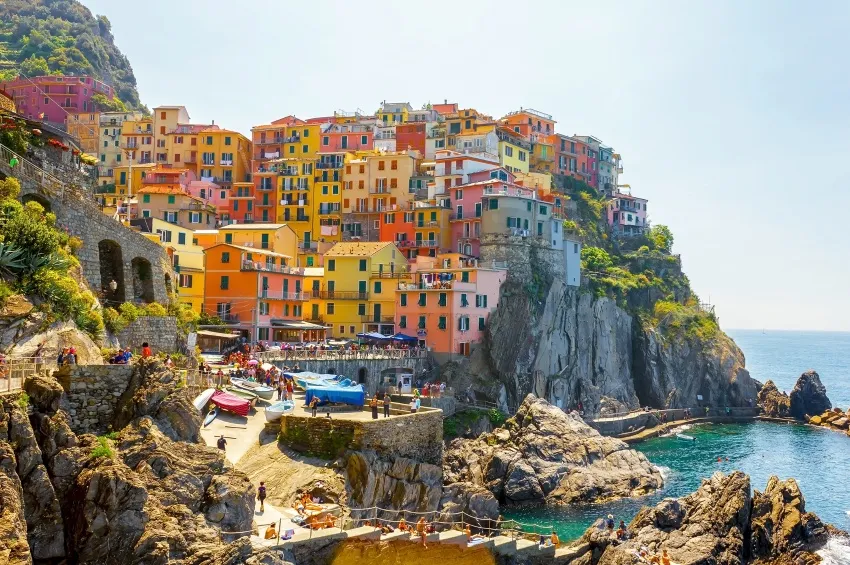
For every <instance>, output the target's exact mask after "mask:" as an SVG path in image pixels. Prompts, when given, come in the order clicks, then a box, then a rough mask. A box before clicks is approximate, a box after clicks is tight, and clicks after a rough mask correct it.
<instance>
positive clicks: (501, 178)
mask: <svg viewBox="0 0 850 565" xmlns="http://www.w3.org/2000/svg"><path fill="white" fill-rule="evenodd" d="M469 180H470V182H469V183H467V184H464V185H460V186H456V187H452V188H451V189H449V190H448V193H447V194H448V195H449V197H450V204H449V205H450V210H451V240H452V241H454V242H455V245H456V246H457V252H458V253H463V254H465V255H468V256H472V257H478V256H479V254H480V246H481V233H482V231H481V216H482V212H483V210H484V202H483V201H484V197H485V192H486V191H491V190H494V189H499V188H505V189H507V187H508V186H514V185H513V183H514V180H515V176H514V174H513V173H511V172H510V171H508V170H507V169H506V168H502V167H499V168H493V169H489V170H483V171H478V172H474V173H470V174H469ZM517 190H522V189H519V188H517Z"/></svg>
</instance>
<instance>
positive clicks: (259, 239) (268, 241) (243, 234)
mask: <svg viewBox="0 0 850 565" xmlns="http://www.w3.org/2000/svg"><path fill="white" fill-rule="evenodd" d="M217 232H218V233H217V234H216V243H217V244H218V243H229V244H232V245H239V246H241V247H254V248H256V249H268V250H270V251H273V252H275V253H280V254H283V255H286V256H288V257H290V258H294V257H295V255H296V253H297V246H296V238H295V232H294V231H293V230H292V228H291V227H290V226H288V225H287V224H231V225H229V226H224V227H221V228H219V229H218V230H217Z"/></svg>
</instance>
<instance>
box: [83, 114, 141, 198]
mask: <svg viewBox="0 0 850 565" xmlns="http://www.w3.org/2000/svg"><path fill="white" fill-rule="evenodd" d="M141 118H142V113H141V112H101V113H100V114H99V123H98V125H97V131H98V142H97V151H96V152H95V155H96V156H97V157H98V160H99V161H100V163H99V164H98V168H97V176H98V178H97V184H99V185H106V184H112V183H114V182H115V181H114V179H115V174H114V169H115V167H120V166H121V165H123V164H126V162H127V161H126V159H125V158H124V150H123V149H122V148H121V129H122V126H123V124H124V122H125V121H128V120H140V119H141Z"/></svg>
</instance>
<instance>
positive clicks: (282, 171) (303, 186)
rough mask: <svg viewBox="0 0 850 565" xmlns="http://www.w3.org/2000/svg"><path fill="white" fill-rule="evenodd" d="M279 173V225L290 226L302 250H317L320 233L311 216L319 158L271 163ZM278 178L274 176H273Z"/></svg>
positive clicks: (313, 215)
mask: <svg viewBox="0 0 850 565" xmlns="http://www.w3.org/2000/svg"><path fill="white" fill-rule="evenodd" d="M267 166H269V167H273V168H274V169H275V170H276V171H277V175H278V176H277V177H276V178H277V193H278V196H279V200H278V206H277V218H275V220H276V222H277V223H279V224H287V225H288V226H289V227H291V228H292V229H293V230H294V231H295V235H296V237H297V238H298V248H299V252H301V251H311V250H315V249H316V247H317V243H316V241H317V238H316V233H317V230H315V229H314V222H315V220H316V215H315V214H311V213H310V212H311V211H312V206H313V202H314V200H315V198H314V196H313V192H312V191H313V188H314V186H315V181H314V171H315V170H316V158H315V157H308V156H303V157H302V156H299V157H293V158H283V159H277V160H275V161H271V162H269V163H268V164H267ZM272 178H275V177H272Z"/></svg>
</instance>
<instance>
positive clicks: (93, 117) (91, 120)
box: [65, 112, 117, 157]
mask: <svg viewBox="0 0 850 565" xmlns="http://www.w3.org/2000/svg"><path fill="white" fill-rule="evenodd" d="M65 129H66V130H67V131H68V134H69V135H71V136H72V137H76V138H77V139H79V140H80V148H81V149H82V150H83V153H85V154H87V155H91V156H92V157H96V156H97V154H98V146H99V144H98V141H100V135H99V132H100V114H99V113H98V112H88V113H84V114H83V113H80V114H67V115H66V116H65ZM116 141H117V140H116Z"/></svg>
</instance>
